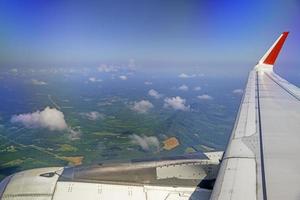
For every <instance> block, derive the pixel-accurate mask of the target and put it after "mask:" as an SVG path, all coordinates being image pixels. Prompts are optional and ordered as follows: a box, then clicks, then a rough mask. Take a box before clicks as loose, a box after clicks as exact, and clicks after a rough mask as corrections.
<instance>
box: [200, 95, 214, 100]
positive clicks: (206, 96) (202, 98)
mask: <svg viewBox="0 0 300 200" xmlns="http://www.w3.org/2000/svg"><path fill="white" fill-rule="evenodd" d="M197 98H198V99H201V100H211V99H213V97H212V96H210V95H208V94H203V95H199V96H197Z"/></svg>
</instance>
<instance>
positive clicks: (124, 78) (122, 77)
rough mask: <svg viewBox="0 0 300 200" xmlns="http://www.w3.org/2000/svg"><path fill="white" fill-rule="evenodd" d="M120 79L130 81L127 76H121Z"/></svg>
mask: <svg viewBox="0 0 300 200" xmlns="http://www.w3.org/2000/svg"><path fill="white" fill-rule="evenodd" d="M119 78H120V79H121V80H123V81H125V80H127V79H128V78H127V76H125V75H121V76H119Z"/></svg>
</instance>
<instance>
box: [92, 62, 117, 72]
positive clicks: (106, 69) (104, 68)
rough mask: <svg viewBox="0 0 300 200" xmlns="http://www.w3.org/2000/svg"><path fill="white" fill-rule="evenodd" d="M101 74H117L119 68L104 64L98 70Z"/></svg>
mask: <svg viewBox="0 0 300 200" xmlns="http://www.w3.org/2000/svg"><path fill="white" fill-rule="evenodd" d="M97 69H98V71H99V72H116V71H118V68H117V67H115V66H112V65H106V64H102V65H100V67H98V68H97Z"/></svg>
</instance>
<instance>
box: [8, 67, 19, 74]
mask: <svg viewBox="0 0 300 200" xmlns="http://www.w3.org/2000/svg"><path fill="white" fill-rule="evenodd" d="M10 71H11V72H13V73H18V71H19V70H18V69H17V68H13V69H11V70H10Z"/></svg>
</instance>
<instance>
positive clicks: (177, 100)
mask: <svg viewBox="0 0 300 200" xmlns="http://www.w3.org/2000/svg"><path fill="white" fill-rule="evenodd" d="M164 101H165V104H164V107H165V108H169V107H170V108H173V109H174V110H182V111H188V110H189V109H190V106H189V105H185V103H186V100H185V99H183V98H181V97H179V96H177V97H171V98H165V99H164Z"/></svg>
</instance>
